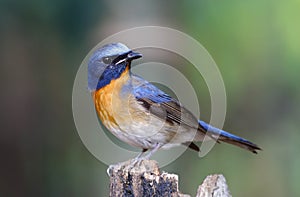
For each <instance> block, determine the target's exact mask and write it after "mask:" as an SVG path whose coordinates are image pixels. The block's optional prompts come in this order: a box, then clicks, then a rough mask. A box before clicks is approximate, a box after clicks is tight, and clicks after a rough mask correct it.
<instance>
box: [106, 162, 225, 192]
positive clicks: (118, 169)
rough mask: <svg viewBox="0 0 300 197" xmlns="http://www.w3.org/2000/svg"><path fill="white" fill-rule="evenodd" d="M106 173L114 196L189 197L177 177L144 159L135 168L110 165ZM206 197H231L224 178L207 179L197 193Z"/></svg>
mask: <svg viewBox="0 0 300 197" xmlns="http://www.w3.org/2000/svg"><path fill="white" fill-rule="evenodd" d="M107 172H108V174H109V176H110V194H109V195H110V196H111V197H114V196H122V197H139V196H142V197H147V196H156V197H160V196H163V197H165V196H170V197H190V195H187V194H182V193H180V191H179V189H178V176H177V175H176V174H169V173H166V172H161V171H160V169H159V167H158V165H157V162H156V161H154V160H143V161H141V162H140V163H139V164H135V165H133V164H132V162H131V161H126V162H123V163H119V164H116V165H111V166H109V168H108V170H107ZM204 196H205V197H220V196H226V197H227V196H230V194H229V191H228V187H227V184H226V181H225V178H224V177H223V176H222V175H211V176H208V177H207V178H206V179H205V180H204V181H203V184H202V185H200V186H199V188H198V192H197V197H204Z"/></svg>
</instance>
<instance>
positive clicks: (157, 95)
mask: <svg viewBox="0 0 300 197" xmlns="http://www.w3.org/2000/svg"><path fill="white" fill-rule="evenodd" d="M139 80H141V81H142V83H141V84H140V85H139V86H137V87H135V88H134V90H133V94H134V96H135V98H136V99H137V100H138V101H139V102H141V105H143V106H144V107H145V108H147V109H148V110H149V111H150V112H151V113H152V114H154V115H156V116H158V117H160V118H162V119H164V120H166V121H167V122H168V123H170V124H174V123H177V124H184V125H186V126H189V127H191V128H196V129H198V131H200V132H202V133H204V134H207V135H209V136H210V137H211V138H212V139H214V140H216V141H217V142H219V141H223V142H226V143H229V144H233V145H236V146H239V147H241V148H244V149H247V150H249V151H251V152H253V153H257V152H256V150H261V149H260V148H259V147H258V146H257V145H256V144H253V143H252V142H250V141H248V140H246V139H244V138H241V137H238V136H235V135H233V134H231V133H228V132H226V131H223V130H221V129H218V128H215V127H213V126H211V125H209V124H207V123H205V122H204V121H201V120H199V121H198V120H197V119H196V118H195V116H194V115H193V114H192V113H191V112H190V111H188V110H187V109H185V108H184V107H183V106H182V105H181V104H180V103H179V102H178V101H177V100H175V99H173V98H172V97H170V96H169V95H168V94H166V93H164V92H163V91H161V90H160V89H158V88H157V87H156V86H154V85H153V84H151V83H149V82H147V81H144V80H143V79H139ZM185 145H187V146H189V147H190V148H192V149H194V150H196V151H199V148H198V147H197V145H195V144H193V143H192V142H191V143H187V144H185Z"/></svg>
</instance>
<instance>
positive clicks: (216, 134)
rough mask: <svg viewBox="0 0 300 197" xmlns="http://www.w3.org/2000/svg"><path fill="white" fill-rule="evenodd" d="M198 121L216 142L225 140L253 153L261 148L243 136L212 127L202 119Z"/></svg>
mask: <svg viewBox="0 0 300 197" xmlns="http://www.w3.org/2000/svg"><path fill="white" fill-rule="evenodd" d="M198 122H199V125H200V127H201V128H202V130H204V131H206V132H207V134H208V135H209V136H210V137H211V138H213V139H215V140H217V141H218V142H219V141H223V142H227V143H229V144H233V145H236V146H239V147H241V148H244V149H246V150H249V151H251V152H253V153H257V151H256V150H261V148H259V147H258V146H257V145H256V144H254V143H252V142H250V141H248V140H246V139H244V138H241V137H238V136H236V135H233V134H231V133H228V132H226V131H223V130H221V129H218V128H216V127H213V126H211V125H209V124H207V123H206V122H204V121H201V120H199V121H198Z"/></svg>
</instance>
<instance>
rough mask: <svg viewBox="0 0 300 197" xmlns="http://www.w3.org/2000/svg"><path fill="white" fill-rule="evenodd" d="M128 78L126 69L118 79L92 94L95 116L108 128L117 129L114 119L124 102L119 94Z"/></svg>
mask: <svg viewBox="0 0 300 197" xmlns="http://www.w3.org/2000/svg"><path fill="white" fill-rule="evenodd" d="M129 77H130V76H129V70H128V68H126V70H125V71H124V72H123V73H122V74H121V76H120V77H119V78H117V79H113V80H111V82H110V83H109V84H107V85H106V86H104V87H102V88H100V89H99V90H96V91H95V92H93V93H92V96H93V99H94V103H95V108H96V111H97V114H98V116H99V118H100V120H101V121H102V123H103V124H104V125H105V126H106V127H108V128H111V127H118V123H117V121H116V119H117V117H118V114H119V112H120V111H121V109H122V106H124V102H126V101H125V100H124V99H122V98H121V97H120V94H121V91H122V88H123V86H124V84H126V83H127V81H128V80H129Z"/></svg>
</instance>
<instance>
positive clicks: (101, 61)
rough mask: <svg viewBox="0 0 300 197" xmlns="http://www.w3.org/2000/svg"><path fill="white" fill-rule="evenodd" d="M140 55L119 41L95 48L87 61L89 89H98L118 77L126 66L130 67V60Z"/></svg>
mask: <svg viewBox="0 0 300 197" xmlns="http://www.w3.org/2000/svg"><path fill="white" fill-rule="evenodd" d="M140 57H142V55H141V54H140V53H136V52H133V51H131V50H130V49H129V48H128V47H127V46H125V45H124V44H121V43H111V44H107V45H105V46H103V47H101V48H99V49H97V50H96V51H95V52H94V53H93V54H92V56H91V57H90V59H89V63H88V88H89V90H90V91H95V90H98V89H100V88H102V87H104V86H106V85H107V84H109V83H110V82H111V80H113V79H117V78H119V77H120V76H121V74H122V73H123V72H124V70H125V69H126V67H127V66H128V67H130V63H131V61H132V60H133V59H137V58H140Z"/></svg>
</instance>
